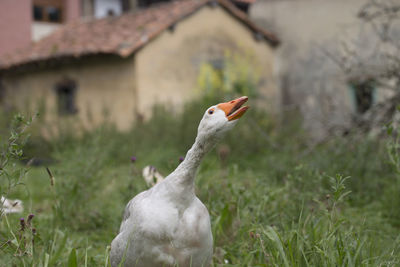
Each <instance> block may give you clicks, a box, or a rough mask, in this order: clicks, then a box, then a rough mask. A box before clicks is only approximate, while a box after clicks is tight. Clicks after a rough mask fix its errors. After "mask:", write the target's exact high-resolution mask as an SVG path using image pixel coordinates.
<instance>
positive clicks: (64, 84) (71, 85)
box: [55, 79, 78, 115]
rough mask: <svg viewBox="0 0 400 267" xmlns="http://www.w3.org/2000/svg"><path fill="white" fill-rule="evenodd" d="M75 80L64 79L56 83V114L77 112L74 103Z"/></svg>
mask: <svg viewBox="0 0 400 267" xmlns="http://www.w3.org/2000/svg"><path fill="white" fill-rule="evenodd" d="M76 89H77V85H76V82H75V81H73V80H71V79H64V80H62V81H60V82H59V83H57V84H56V87H55V91H56V94H57V106H58V114H60V115H71V114H75V113H77V112H78V109H77V108H76V103H75V97H76Z"/></svg>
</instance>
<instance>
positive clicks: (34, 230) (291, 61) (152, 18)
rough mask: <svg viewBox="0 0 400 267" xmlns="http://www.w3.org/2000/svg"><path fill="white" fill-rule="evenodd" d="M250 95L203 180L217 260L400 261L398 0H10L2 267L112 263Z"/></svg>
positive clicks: (3, 33)
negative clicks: (203, 131)
mask: <svg viewBox="0 0 400 267" xmlns="http://www.w3.org/2000/svg"><path fill="white" fill-rule="evenodd" d="M242 95H247V96H249V105H250V106H251V109H250V110H249V111H248V112H247V113H246V115H245V116H244V117H243V118H242V119H241V120H240V123H239V124H238V125H237V127H236V128H235V129H234V130H233V131H232V132H231V133H230V134H229V135H228V136H227V137H226V138H225V139H224V140H222V142H221V143H220V144H219V145H217V147H216V149H215V150H214V151H212V152H211V153H210V155H208V156H207V157H206V158H205V160H204V162H203V164H202V166H201V168H200V170H199V173H198V178H197V180H196V186H197V191H196V192H197V195H198V196H199V198H200V199H201V200H202V201H203V202H204V203H205V205H206V206H207V208H208V209H209V211H210V215H211V223H212V226H213V234H214V239H215V244H214V247H215V249H214V252H215V253H214V254H215V255H214V260H213V266H377V265H380V266H396V265H398V264H400V258H399V256H398V255H400V228H399V227H400V210H399V209H398V207H399V205H400V193H399V192H400V145H399V139H398V138H399V137H398V132H399V127H400V124H399V123H400V115H399V109H400V108H399V104H400V2H399V0H335V1H331V0H175V1H170V0H0V138H1V139H0V142H1V145H2V147H1V156H0V194H1V196H2V200H1V203H0V207H3V208H2V209H0V210H1V219H0V256H1V258H3V259H5V260H4V262H6V265H5V266H26V265H28V266H65V264H68V266H99V265H104V266H107V264H108V251H109V244H110V242H111V240H112V238H113V237H114V236H115V234H116V233H117V231H118V227H119V223H120V221H121V216H122V212H123V210H124V207H125V205H126V203H127V202H128V201H129V200H130V199H131V198H132V197H133V196H135V195H136V194H137V193H139V192H141V191H143V190H145V189H147V188H149V187H151V185H152V184H154V183H155V182H156V180H158V178H157V179H156V180H153V181H152V182H150V183H148V182H147V180H145V179H146V177H147V175H144V174H145V173H146V174H150V173H151V172H154V173H155V172H156V173H157V177H161V178H162V177H163V176H167V175H168V174H169V173H170V172H171V171H173V170H174V169H175V168H176V166H178V164H179V163H180V161H181V160H182V158H183V157H184V156H185V153H186V151H187V150H188V149H189V148H190V146H191V145H192V143H193V141H194V138H195V137H196V131H197V126H198V123H199V121H200V119H201V117H202V115H203V113H204V111H205V110H206V109H207V107H209V106H211V105H214V104H216V103H219V102H221V101H228V100H231V99H233V98H235V97H238V96H242ZM146 167H148V168H147V169H146ZM46 168H47V169H46ZM143 169H146V170H147V171H146V172H143V174H142V170H143ZM149 170H150V171H149ZM154 173H153V174H154ZM143 176H145V177H143ZM151 179H152V178H151ZM14 208H15V209H14ZM32 215H33V216H32ZM74 264H75V265H74Z"/></svg>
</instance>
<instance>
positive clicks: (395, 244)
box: [0, 102, 400, 266]
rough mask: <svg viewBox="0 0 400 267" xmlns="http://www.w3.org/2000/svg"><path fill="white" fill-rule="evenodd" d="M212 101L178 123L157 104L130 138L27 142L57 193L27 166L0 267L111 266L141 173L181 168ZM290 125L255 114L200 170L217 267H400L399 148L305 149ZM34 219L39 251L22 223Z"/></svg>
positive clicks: (95, 135) (356, 141)
mask: <svg viewBox="0 0 400 267" xmlns="http://www.w3.org/2000/svg"><path fill="white" fill-rule="evenodd" d="M208 105H209V103H202V102H196V103H191V104H189V105H188V106H187V107H186V108H185V112H184V113H183V114H182V115H176V116H175V117H169V116H167V115H165V114H166V112H165V110H164V109H163V108H157V109H155V110H154V117H153V119H152V120H150V121H148V122H146V123H144V124H140V125H137V127H135V128H134V129H132V130H131V131H130V132H128V133H118V132H116V131H115V130H114V129H113V127H111V126H109V125H104V126H103V127H101V128H99V129H97V130H96V131H94V132H92V133H86V134H84V136H82V137H80V138H74V137H71V136H69V135H64V136H60V137H59V138H58V139H57V140H54V141H53V142H51V143H45V144H43V142H44V141H40V142H39V141H38V139H31V141H32V142H31V143H30V144H28V146H27V150H26V155H27V156H34V155H36V153H37V152H35V151H38V150H40V149H38V147H39V148H40V147H46V148H47V150H48V151H49V152H48V155H47V156H49V157H51V158H53V159H54V160H55V163H53V164H52V165H50V166H49V168H50V170H51V172H52V173H53V175H54V179H55V185H54V186H51V184H50V179H49V176H48V174H47V172H46V169H45V167H43V166H40V167H29V171H28V173H27V175H26V176H25V177H24V178H23V181H22V182H23V183H24V184H23V185H19V186H17V188H15V189H13V190H12V192H10V195H11V196H12V198H20V199H22V200H24V203H25V212H24V214H23V215H9V216H7V220H6V219H5V218H4V217H3V218H2V220H1V221H0V242H1V243H0V246H1V249H0V258H1V262H0V266H107V259H108V251H109V247H108V246H109V245H110V243H111V240H112V239H113V238H114V236H115V235H116V233H117V231H118V228H119V224H120V220H121V217H122V212H123V210H124V207H125V205H126V204H127V202H128V201H129V200H130V199H131V198H132V197H134V196H135V195H136V194H137V193H139V192H141V191H143V190H145V189H146V185H145V183H144V181H143V179H142V177H141V170H142V168H143V167H144V166H146V165H154V166H156V167H157V168H158V169H159V171H160V172H161V173H162V174H165V175H166V174H168V173H170V172H171V171H172V170H174V168H175V167H176V166H177V165H178V164H179V161H178V159H179V157H180V156H184V154H185V152H186V151H187V149H188V148H190V146H191V144H192V142H193V140H194V137H195V134H196V130H197V125H198V122H199V120H200V118H201V116H202V113H203V111H204V110H205V108H206V107H207V106H208ZM288 125H289V126H286V127H285V128H282V127H279V126H278V123H277V122H276V121H274V120H273V119H272V118H270V117H269V116H268V114H265V113H263V112H261V111H257V110H256V109H251V110H250V111H249V112H248V113H247V114H246V115H245V116H244V117H243V118H242V119H241V121H240V122H239V123H238V125H237V126H236V128H235V129H234V130H233V131H232V132H231V133H229V135H228V136H227V137H226V138H225V139H224V140H223V141H222V142H221V143H220V144H219V145H218V146H217V147H216V149H214V150H213V151H212V152H211V153H209V155H207V157H206V158H205V160H204V162H203V163H202V165H201V167H200V169H199V172H198V176H197V178H196V193H197V195H198V197H199V198H200V199H201V200H202V201H203V203H205V205H206V206H207V208H208V209H209V212H210V215H211V224H212V229H213V234H214V240H215V241H214V259H213V264H214V266H399V265H400V256H399V255H400V228H399V226H400V209H398V207H399V204H400V197H399V196H398V195H399V194H398V192H399V190H400V183H399V180H400V178H399V174H398V173H397V171H396V166H395V165H396V164H392V163H390V157H389V155H392V154H389V152H391V153H398V147H396V146H395V141H394V140H393V139H392V138H386V139H368V138H365V137H362V136H360V135H356V134H355V135H350V136H348V137H346V138H336V139H332V140H330V141H328V142H326V143H324V144H321V145H319V146H317V147H315V148H314V149H312V150H309V146H308V142H307V137H306V134H305V133H303V132H302V131H301V130H300V128H299V127H298V126H296V124H295V123H290V124H288ZM33 138H34V137H33ZM35 142H36V143H35ZM388 143H389V144H391V150H390V149H389V150H390V151H388V148H387V144H388ZM221 146H224V147H225V149H226V147H228V148H229V151H230V152H229V153H228V154H227V156H225V157H222V155H221V154H220V153H219V151H221ZM393 146H394V149H393ZM396 151H397V152H396ZM133 155H134V156H136V157H137V161H136V162H135V163H132V162H130V157H131V156H133ZM393 155H396V154H393ZM392 158H393V157H392ZM18 166H21V167H22V165H17V167H18ZM397 167H398V166H397ZM345 177H346V178H345ZM347 177H350V178H347ZM29 213H33V214H35V217H34V219H33V220H32V224H33V225H32V226H31V227H34V228H35V229H36V233H37V234H36V235H35V236H34V238H33V239H34V244H33V245H32V244H31V240H32V233H31V232H29V231H31V228H29V229H25V230H24V231H23V232H22V231H21V230H20V223H19V218H20V217H25V218H27V215H28V214H29ZM7 221H8V222H9V225H10V228H9V227H8V226H7ZM11 230H12V231H11ZM12 233H14V235H15V236H16V237H15V238H14V237H13V235H12ZM19 235H21V236H22V237H21V238H20V237H19ZM8 240H11V241H12V242H14V243H12V242H11V244H10V243H6V242H7V241H8ZM17 241H18V243H17ZM17 244H19V245H20V248H19V249H18V248H17V247H16V245H17ZM17 252H26V253H25V254H24V253H22V254H21V253H17Z"/></svg>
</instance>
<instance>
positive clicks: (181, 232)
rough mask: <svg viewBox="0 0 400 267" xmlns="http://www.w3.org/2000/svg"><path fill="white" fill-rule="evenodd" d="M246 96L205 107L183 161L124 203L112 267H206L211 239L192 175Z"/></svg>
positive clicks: (229, 125) (242, 109) (238, 112)
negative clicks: (194, 137) (154, 183)
mask: <svg viewBox="0 0 400 267" xmlns="http://www.w3.org/2000/svg"><path fill="white" fill-rule="evenodd" d="M246 101H247V97H241V98H238V99H236V100H233V101H231V102H227V103H222V104H219V105H216V106H213V107H210V108H209V109H208V110H207V111H206V113H205V114H204V116H203V119H202V120H201V122H200V124H199V128H198V134H197V137H196V140H195V143H194V144H193V146H192V148H191V149H190V150H189V151H188V152H187V154H186V157H185V159H184V161H183V162H182V163H181V164H180V165H179V166H178V167H177V168H176V169H175V171H173V172H172V173H171V174H170V175H168V176H167V177H166V178H165V180H163V181H162V182H160V183H157V184H156V185H155V186H154V187H152V188H150V189H149V190H147V191H144V192H142V193H140V194H138V195H137V196H135V197H134V198H133V199H132V200H131V201H130V202H129V203H128V205H127V206H126V208H125V213H124V216H123V220H122V223H121V226H120V229H119V234H118V235H117V236H116V237H115V239H114V240H113V241H112V243H111V252H110V259H111V266H112V267H116V266H119V264H121V263H122V264H121V266H126V267H128V266H129V267H130V266H132V267H133V266H136V267H153V266H180V267H186V266H188V267H189V266H191V267H202V266H204V267H206V266H210V264H211V259H212V253H213V237H212V233H211V224H210V217H209V214H208V210H207V208H206V207H205V206H204V204H203V203H202V202H201V201H200V200H199V199H198V198H197V197H196V195H195V190H194V179H195V175H196V170H197V168H198V166H199V165H200V162H201V160H202V158H203V157H204V155H205V154H206V153H207V152H208V151H209V150H211V148H212V147H213V146H214V145H215V144H216V143H217V141H218V140H219V139H221V138H222V137H223V135H224V134H225V132H227V131H228V130H230V129H231V128H232V127H233V126H234V125H235V123H236V122H237V120H236V119H238V118H239V117H241V116H242V115H243V114H244V112H245V111H246V110H247V107H241V105H242V104H243V103H244V102H246Z"/></svg>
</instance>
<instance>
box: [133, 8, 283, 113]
mask: <svg viewBox="0 0 400 267" xmlns="http://www.w3.org/2000/svg"><path fill="white" fill-rule="evenodd" d="M273 50H274V48H272V47H271V46H270V45H269V44H268V43H267V42H266V41H265V40H260V41H256V40H255V38H254V37H253V32H252V31H250V30H249V29H248V28H247V27H246V26H245V25H243V24H242V23H241V22H239V21H238V20H237V19H236V18H234V17H232V15H230V14H229V13H228V12H227V11H225V10H224V9H223V8H221V7H209V6H205V7H203V8H201V9H200V10H199V11H197V12H196V13H194V14H192V15H191V16H189V17H187V18H185V19H184V20H182V21H181V22H179V23H177V24H176V27H175V29H174V30H167V31H165V32H164V33H162V34H161V35H160V36H158V37H157V38H156V39H155V40H153V41H152V42H150V43H149V44H147V45H146V46H145V47H144V48H143V49H141V50H140V51H139V52H138V53H137V55H136V63H137V64H136V66H137V68H136V76H137V77H138V81H137V82H138V83H137V88H138V97H139V99H138V101H139V111H140V113H141V114H143V115H144V116H147V115H149V114H150V111H151V106H152V105H153V103H154V102H163V103H170V104H171V106H173V107H177V109H178V110H179V107H180V106H181V104H182V103H183V102H185V101H186V100H188V99H190V98H193V97H194V96H195V95H196V94H198V93H199V91H198V90H196V87H197V77H198V74H199V69H200V66H201V65H202V63H204V62H210V61H211V60H215V59H218V58H221V59H222V58H223V57H224V53H225V52H226V51H241V52H244V53H250V54H253V56H254V62H253V66H254V67H255V70H256V69H257V71H259V74H260V76H261V82H260V84H259V89H260V91H261V93H262V96H261V97H260V99H259V102H261V103H262V105H264V106H266V107H267V108H270V109H275V108H276V107H277V106H278V103H279V93H278V90H277V88H276V84H275V77H274V69H273V60H274V59H273V57H274V51H273Z"/></svg>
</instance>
